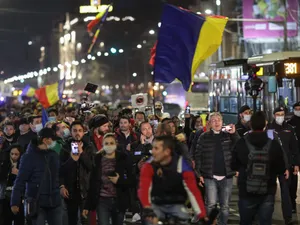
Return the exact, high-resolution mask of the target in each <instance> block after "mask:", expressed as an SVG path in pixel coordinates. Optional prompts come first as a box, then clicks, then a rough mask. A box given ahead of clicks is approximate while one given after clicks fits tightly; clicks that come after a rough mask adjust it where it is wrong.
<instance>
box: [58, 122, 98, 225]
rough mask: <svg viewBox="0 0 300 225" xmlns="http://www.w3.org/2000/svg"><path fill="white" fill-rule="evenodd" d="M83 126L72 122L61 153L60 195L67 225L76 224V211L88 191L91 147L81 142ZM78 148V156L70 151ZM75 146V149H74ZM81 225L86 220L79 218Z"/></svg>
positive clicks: (82, 204)
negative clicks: (68, 137) (62, 199)
mask: <svg viewBox="0 0 300 225" xmlns="http://www.w3.org/2000/svg"><path fill="white" fill-rule="evenodd" d="M83 129H84V128H83V124H82V123H81V122H80V121H74V122H73V123H72V125H71V135H72V138H71V139H70V140H69V141H67V142H66V144H65V145H64V146H63V150H62V151H61V169H60V185H61V186H60V188H61V189H60V193H61V195H62V197H63V198H64V199H65V203H66V205H67V211H68V221H69V225H74V224H77V221H78V210H79V209H81V210H82V207H83V206H84V204H85V199H86V196H87V191H88V189H89V177H90V173H91V170H92V167H93V152H95V149H93V145H92V144H91V143H85V142H83V141H82V138H83V136H84V131H83ZM75 145H76V146H78V154H76V153H75V152H74V151H73V150H74V149H72V146H73V148H76V146H75ZM74 146H75V147H74ZM81 223H82V225H85V224H87V220H86V219H85V218H84V217H81Z"/></svg>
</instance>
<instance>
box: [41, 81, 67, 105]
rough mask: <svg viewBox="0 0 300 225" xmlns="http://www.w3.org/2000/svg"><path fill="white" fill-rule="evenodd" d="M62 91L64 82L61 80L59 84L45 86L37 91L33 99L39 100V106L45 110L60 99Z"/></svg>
mask: <svg viewBox="0 0 300 225" xmlns="http://www.w3.org/2000/svg"><path fill="white" fill-rule="evenodd" d="M63 89H64V80H61V81H60V82H59V83H58V82H57V83H55V84H51V85H46V86H44V87H41V88H40V89H37V90H36V91H35V97H36V98H37V99H38V100H39V102H40V103H41V105H42V106H43V107H44V108H45V109H47V108H49V107H50V106H52V105H54V104H55V103H56V102H58V101H59V100H60V99H61V97H62V93H63Z"/></svg>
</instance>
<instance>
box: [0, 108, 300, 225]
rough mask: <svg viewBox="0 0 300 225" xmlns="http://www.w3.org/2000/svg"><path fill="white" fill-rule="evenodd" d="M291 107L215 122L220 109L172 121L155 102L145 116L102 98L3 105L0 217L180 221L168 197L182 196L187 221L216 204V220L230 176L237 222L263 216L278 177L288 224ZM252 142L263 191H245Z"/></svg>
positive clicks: (293, 154)
mask: <svg viewBox="0 0 300 225" xmlns="http://www.w3.org/2000/svg"><path fill="white" fill-rule="evenodd" d="M294 109H295V111H294V116H293V117H292V119H291V120H290V121H287V122H286V121H284V113H285V112H284V110H283V109H282V108H277V109H276V110H275V111H274V121H273V122H272V123H269V124H267V122H266V121H267V118H266V117H265V115H264V114H263V113H262V112H258V113H255V114H253V115H252V112H251V109H250V108H249V107H248V106H243V107H242V108H241V109H240V113H239V117H240V119H239V122H238V124H237V125H236V126H235V125H233V124H230V125H228V126H226V127H224V126H223V118H222V115H221V114H220V113H217V112H214V113H211V114H209V115H208V114H207V117H206V119H205V120H204V119H203V116H202V117H200V115H191V114H186V115H185V119H184V121H181V120H180V119H179V118H178V117H176V116H175V117H170V115H169V114H168V113H166V112H164V110H163V104H162V103H160V102H157V103H156V104H155V109H154V110H153V111H154V112H155V113H153V114H150V115H146V114H145V112H143V111H134V112H133V110H132V109H130V108H125V109H118V110H117V109H109V107H107V106H102V107H94V108H89V109H86V108H84V109H83V108H80V105H79V106H78V107H72V106H63V105H62V104H56V105H54V106H53V107H51V108H49V109H47V115H44V114H43V109H42V108H41V107H40V106H39V105H38V104H29V105H25V106H22V107H15V108H10V109H7V108H2V109H1V110H0V116H1V121H2V122H1V128H2V129H1V130H0V225H11V224H14V225H23V224H25V223H26V224H33V225H44V224H45V223H46V222H47V223H48V224H49V225H60V224H62V225H77V224H82V225H96V224H99V225H108V224H112V225H121V224H123V222H124V218H125V214H126V212H127V211H130V212H132V219H131V222H133V223H135V222H138V221H142V222H143V223H148V222H149V221H148V220H149V217H160V215H161V214H162V212H163V213H164V214H168V213H170V214H175V215H172V216H176V217H179V218H180V219H183V220H185V218H187V217H189V216H190V215H189V214H188V216H187V215H182V213H180V210H179V209H177V208H172V209H171V208H168V207H167V205H174V204H175V205H176V204H177V205H180V206H181V205H182V206H184V207H185V206H188V204H186V200H187V199H189V202H190V205H191V206H192V208H193V212H194V216H193V217H192V218H191V222H192V223H197V222H198V221H199V219H201V218H203V217H205V218H206V220H209V217H210V215H211V214H212V213H213V212H214V210H215V209H216V208H217V206H218V204H219V208H220V211H219V213H218V220H217V221H218V222H217V223H218V224H220V225H221V224H222V225H223V224H227V223H228V218H229V203H230V198H231V194H232V187H233V177H235V176H237V177H238V183H239V198H240V199H239V210H240V216H241V217H240V219H241V222H240V224H245V225H248V224H252V221H253V220H254V219H255V218H256V219H258V220H259V222H260V224H264V225H268V224H272V214H273V211H274V204H275V200H274V196H275V192H276V179H277V177H279V180H280V185H281V191H282V193H281V194H282V197H283V198H285V200H284V203H283V202H282V210H283V215H284V219H285V222H286V224H291V222H292V213H294V212H295V211H296V191H297V180H298V178H297V174H298V172H299V167H298V166H299V164H300V160H299V147H298V146H299V145H298V139H297V136H298V137H299V136H300V133H299V132H298V131H299V129H298V128H300V124H299V123H300V117H299V116H300V115H299V114H297V112H299V111H300V104H296V105H295V106H294ZM282 117H283V120H282ZM182 122H184V123H182ZM295 128H296V129H295ZM267 131H268V132H267ZM270 131H271V132H270ZM270 134H271V135H270ZM170 138H171V139H170ZM269 142H270V143H269ZM253 146H254V147H253ZM266 146H267V147H266ZM268 146H271V147H268ZM252 147H253V148H256V149H260V151H262V149H263V150H266V151H267V153H268V157H267V160H266V162H265V164H266V166H265V170H266V171H267V172H268V175H267V178H265V179H267V182H266V184H265V183H264V184H265V185H266V189H265V191H262V190H260V192H255V191H249V190H250V189H249V187H248V181H249V180H248V177H249V176H248V175H249V174H247V173H248V168H249V162H248V155H249V154H250V153H251V152H252ZM75 150H76V151H75ZM283 158H284V159H285V160H282V159H283ZM253 165H254V164H253ZM179 167H180V168H181V169H180V172H179V169H178V168H179ZM253 168H254V167H253ZM253 170H254V169H253ZM176 171H177V172H176ZM176 176H178V177H177V178H175V177H176ZM256 178H257V177H256ZM257 179H259V178H257ZM255 181H256V180H255ZM253 182H254V181H253ZM180 183H181V184H180ZM254 186H255V184H254ZM200 193H201V195H203V199H205V206H206V207H205V208H204V207H203V206H202V203H203V202H202V197H201V196H200V195H199V194H200ZM149 197H150V198H151V199H149ZM201 202H202V203H201ZM253 205H255V207H254V206H253ZM250 206H251V207H252V206H253V208H249V207H250ZM149 209H151V210H149ZM23 212H24V213H23ZM143 218H147V219H145V220H143ZM159 219H161V218H159ZM150 221H151V223H153V224H155V223H156V222H155V221H153V220H150ZM212 223H216V221H214V222H212ZM183 224H184V223H183Z"/></svg>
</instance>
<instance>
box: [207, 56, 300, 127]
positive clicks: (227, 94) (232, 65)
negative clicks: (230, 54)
mask: <svg viewBox="0 0 300 225" xmlns="http://www.w3.org/2000/svg"><path fill="white" fill-rule="evenodd" d="M251 66H255V67H257V70H258V72H257V74H256V75H257V76H258V77H259V78H260V79H261V80H262V81H263V82H264V89H263V90H262V91H261V92H260V93H259V95H258V97H257V101H256V108H257V109H258V110H262V111H265V112H266V113H267V116H268V119H269V120H271V119H272V118H273V111H274V109H275V108H276V107H278V106H284V107H286V108H287V110H289V111H292V107H293V104H294V103H296V102H298V101H299V99H300V92H299V90H300V89H299V87H300V52H299V51H296V52H278V53H271V54H265V55H258V56H254V57H250V58H248V59H237V60H227V61H222V62H219V63H216V64H212V65H211V68H210V70H209V110H210V111H219V112H221V113H222V114H223V116H224V123H227V124H228V123H236V122H237V120H238V110H239V108H240V107H241V106H243V105H249V106H250V107H251V108H253V99H252V97H251V96H249V95H247V92H246V90H245V83H246V81H247V80H248V78H249V75H248V72H249V67H251Z"/></svg>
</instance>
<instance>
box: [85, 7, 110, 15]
mask: <svg viewBox="0 0 300 225" xmlns="http://www.w3.org/2000/svg"><path fill="white" fill-rule="evenodd" d="M107 7H108V5H99V6H92V5H84V6H80V7H79V12H80V13H81V14H85V13H99V12H103V11H105V10H106V9H107ZM108 11H109V12H112V11H113V6H110V8H109V10H108Z"/></svg>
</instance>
